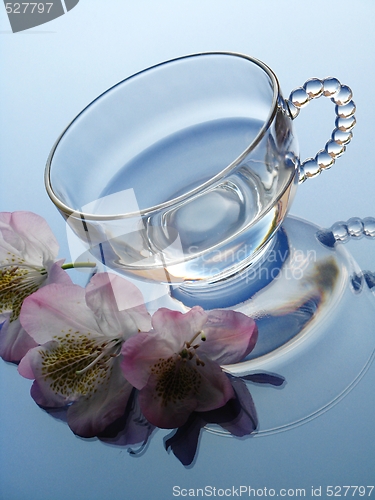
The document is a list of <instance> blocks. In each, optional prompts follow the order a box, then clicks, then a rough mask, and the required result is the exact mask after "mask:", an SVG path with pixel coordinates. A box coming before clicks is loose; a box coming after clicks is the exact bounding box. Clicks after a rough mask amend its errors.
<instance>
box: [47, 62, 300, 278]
mask: <svg viewBox="0 0 375 500" xmlns="http://www.w3.org/2000/svg"><path fill="white" fill-rule="evenodd" d="M297 182H298V146H297V142H296V139H295V136H294V134H293V128H292V118H291V116H290V113H289V109H288V107H287V105H286V104H285V102H284V99H283V98H282V96H281V92H280V88H279V84H278V82H277V79H276V77H275V75H274V74H273V72H272V71H271V70H270V69H269V68H268V67H267V66H265V65H264V64H263V63H261V62H260V61H257V60H254V59H252V58H250V57H247V56H244V55H240V54H231V53H204V54H196V55H191V56H186V57H182V58H179V59H175V60H172V61H168V62H166V63H162V64H159V65H157V66H154V67H152V68H149V69H147V70H144V71H142V72H140V73H137V74H135V75H134V76H132V77H130V78H127V79H126V80H123V81H122V82H120V83H119V84H117V85H115V86H114V87H112V88H111V89H109V90H108V91H106V92H105V93H104V94H102V95H101V96H100V97H98V98H97V99H96V100H95V101H93V102H92V103H91V104H90V105H89V106H87V107H86V108H85V109H84V110H83V111H82V112H81V113H80V114H79V115H78V116H77V117H76V118H75V119H74V120H73V121H72V123H71V124H70V125H69V126H68V127H67V128H66V130H65V131H64V132H63V133H62V135H61V136H60V138H59V139H58V140H57V142H56V144H55V146H54V147H53V149H52V151H51V154H50V157H49V159H48V163H47V168H46V187H47V192H48V194H49V196H50V197H51V199H52V201H53V202H54V203H55V205H56V206H57V208H58V209H59V210H60V212H61V213H62V215H63V216H64V217H65V219H66V220H67V223H68V225H69V226H70V228H71V229H72V230H73V232H74V233H75V235H77V236H78V238H79V239H80V240H81V242H83V243H84V245H85V248H87V249H88V250H89V252H90V253H91V254H92V255H94V256H95V257H96V258H97V259H99V260H100V261H102V262H103V263H104V264H106V265H107V266H108V267H109V268H112V269H116V270H118V271H121V272H123V273H125V274H129V275H132V276H133V277H139V278H144V279H148V280H152V281H157V282H162V283H171V282H172V283H184V285H186V286H196V285H198V286H199V284H207V283H214V282H217V281H220V280H222V279H224V278H227V277H229V276H231V275H233V274H235V273H237V272H238V271H239V270H241V269H243V268H244V267H245V266H247V265H248V264H250V263H254V262H255V261H257V260H259V258H260V256H261V255H262V253H264V252H265V251H266V249H267V247H268V244H269V243H270V242H271V240H272V236H273V235H274V234H275V232H276V230H277V229H278V227H279V226H280V224H281V222H282V220H283V218H284V217H285V214H286V211H287V208H288V205H289V204H290V201H291V198H292V197H293V195H294V191H295V187H296V185H297Z"/></svg>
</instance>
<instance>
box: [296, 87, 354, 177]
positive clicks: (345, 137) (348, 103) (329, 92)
mask: <svg viewBox="0 0 375 500" xmlns="http://www.w3.org/2000/svg"><path fill="white" fill-rule="evenodd" d="M321 96H325V97H329V98H330V99H331V101H332V102H334V103H335V104H336V108H335V111H336V115H337V117H336V122H335V129H334V130H333V132H332V136H331V139H330V140H329V141H328V142H327V144H326V145H325V148H324V149H322V150H320V151H319V152H318V153H317V154H316V155H315V157H314V158H307V159H306V160H305V161H304V162H302V163H301V165H300V176H299V182H300V183H301V182H304V181H305V180H306V179H307V178H309V177H315V176H316V175H318V174H320V172H321V171H322V170H327V169H329V168H331V167H332V165H333V164H334V163H335V160H336V158H338V157H339V156H341V155H342V154H343V153H344V151H345V149H346V145H347V144H349V142H350V141H351V139H352V137H353V134H352V129H353V127H354V125H355V123H356V120H355V116H354V113H355V111H356V107H355V104H354V102H353V101H352V97H353V94H352V91H351V90H350V88H349V87H348V86H347V85H341V83H340V82H339V81H338V80H337V78H331V77H328V78H325V79H324V80H319V79H318V78H311V79H310V80H307V82H306V83H305V84H304V85H303V87H299V88H297V89H295V90H293V91H292V92H291V94H290V96H289V99H287V100H286V102H287V105H288V107H289V110H290V113H291V116H292V118H293V119H294V118H296V117H297V116H298V115H299V112H300V109H301V108H303V107H305V106H307V104H308V103H309V102H310V101H311V100H312V99H316V98H318V97H321Z"/></svg>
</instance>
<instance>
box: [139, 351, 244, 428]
mask: <svg viewBox="0 0 375 500" xmlns="http://www.w3.org/2000/svg"><path fill="white" fill-rule="evenodd" d="M192 363H193V362H187V363H185V362H184V361H176V368H175V370H174V372H173V373H168V377H170V379H171V380H170V387H169V390H168V391H167V393H165V392H164V393H163V392H161V390H160V375H158V374H155V373H153V374H151V376H150V377H149V380H148V383H147V385H146V386H145V387H144V388H143V389H142V390H141V391H140V394H139V403H140V406H141V410H142V412H143V414H144V416H145V417H146V418H147V420H148V421H149V422H150V423H151V424H153V425H155V426H157V427H161V428H164V429H173V428H175V427H181V426H182V425H184V424H185V422H186V421H187V420H188V418H189V415H190V414H191V413H192V412H193V411H208V410H213V409H216V408H220V407H221V406H223V405H225V403H226V402H227V401H228V400H229V399H230V398H232V397H234V391H233V388H232V385H231V383H230V382H229V380H228V377H227V376H226V375H225V374H224V373H223V372H222V371H221V369H220V367H219V366H218V365H217V364H216V363H214V362H211V361H209V360H207V362H206V364H205V365H204V366H199V367H198V366H195V365H194V364H192ZM181 369H182V370H186V369H188V370H189V372H188V373H189V374H188V375H187V376H185V375H184V374H183V372H182V371H181ZM185 373H186V372H185ZM192 379H193V381H195V382H197V383H198V384H199V385H198V386H195V388H194V386H192V384H191V380H192ZM197 387H198V388H197ZM173 389H175V390H173Z"/></svg>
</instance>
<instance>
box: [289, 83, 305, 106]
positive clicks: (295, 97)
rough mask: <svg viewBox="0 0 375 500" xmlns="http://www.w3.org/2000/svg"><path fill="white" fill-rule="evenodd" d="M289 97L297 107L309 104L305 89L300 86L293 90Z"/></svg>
mask: <svg viewBox="0 0 375 500" xmlns="http://www.w3.org/2000/svg"><path fill="white" fill-rule="evenodd" d="M289 99H290V100H291V101H292V103H293V104H294V105H295V106H297V108H303V107H304V106H307V104H309V102H310V99H309V96H308V95H307V92H306V90H305V89H304V88H302V87H299V88H298V89H295V90H293V92H292V93H291V94H290V96H289Z"/></svg>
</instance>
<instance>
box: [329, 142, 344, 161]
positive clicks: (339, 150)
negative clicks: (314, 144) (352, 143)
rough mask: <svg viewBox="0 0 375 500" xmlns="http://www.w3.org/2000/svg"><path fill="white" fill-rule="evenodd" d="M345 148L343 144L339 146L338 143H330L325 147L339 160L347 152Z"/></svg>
mask: <svg viewBox="0 0 375 500" xmlns="http://www.w3.org/2000/svg"><path fill="white" fill-rule="evenodd" d="M345 149H346V148H345V146H344V145H343V144H337V142H336V141H332V140H331V141H328V142H327V144H326V147H325V150H326V151H327V153H328V154H329V155H330V156H332V158H334V159H336V158H339V157H340V156H341V155H342V154H343V153H344V151H345Z"/></svg>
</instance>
